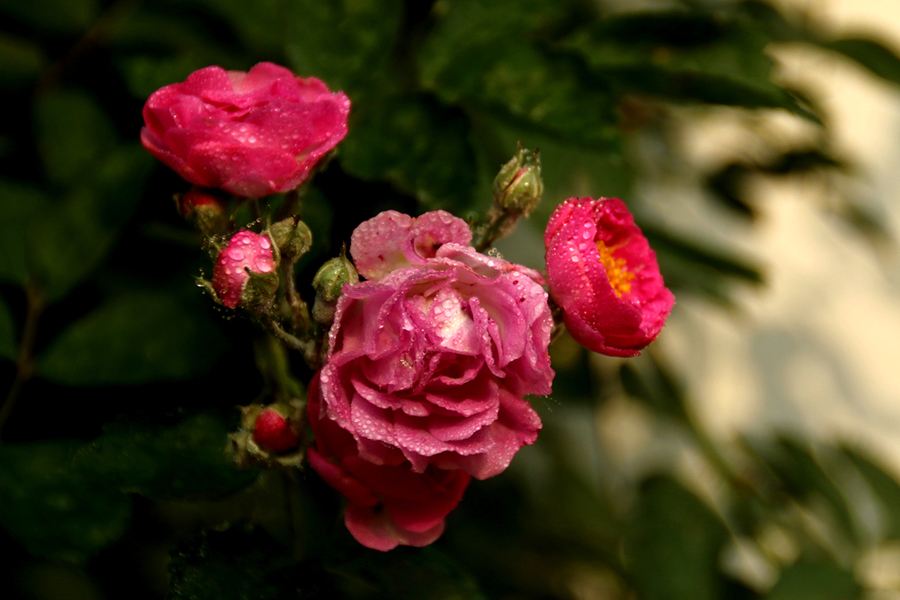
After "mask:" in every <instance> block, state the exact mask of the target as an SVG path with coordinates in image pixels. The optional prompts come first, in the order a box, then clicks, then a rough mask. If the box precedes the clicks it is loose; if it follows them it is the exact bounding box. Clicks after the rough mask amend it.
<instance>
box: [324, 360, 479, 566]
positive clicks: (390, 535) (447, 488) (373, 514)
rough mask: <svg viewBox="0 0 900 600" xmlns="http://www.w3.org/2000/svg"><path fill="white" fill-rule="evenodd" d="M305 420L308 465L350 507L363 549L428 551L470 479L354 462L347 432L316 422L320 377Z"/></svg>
mask: <svg viewBox="0 0 900 600" xmlns="http://www.w3.org/2000/svg"><path fill="white" fill-rule="evenodd" d="M309 398H310V402H309V404H308V411H309V420H310V423H312V427H313V431H314V433H315V436H316V447H315V448H310V449H309V450H308V451H307V457H308V458H309V464H310V466H312V468H313V469H314V470H315V471H316V473H318V474H319V475H320V476H321V477H322V479H324V480H325V481H326V483H328V485H330V486H331V487H333V488H334V489H336V490H337V491H338V492H340V493H341V494H342V495H343V496H344V497H346V498H347V499H348V500H349V501H350V502H349V504H348V505H347V510H346V512H345V513H344V523H345V524H346V527H347V529H348V530H349V531H350V533H351V534H352V535H353V537H355V538H356V539H357V540H358V541H359V542H360V543H361V544H363V545H364V546H366V547H367V548H373V549H375V550H381V551H383V552H386V551H388V550H393V549H394V548H396V547H397V546H398V545H404V546H427V545H428V544H430V543H431V542H433V541H435V540H436V539H437V538H439V537H440V536H441V534H442V533H443V532H444V517H446V516H447V514H448V513H449V512H450V511H451V510H453V509H454V508H456V505H457V504H459V501H460V499H461V498H462V495H463V492H464V491H465V490H466V487H467V486H468V485H469V479H470V477H469V474H468V473H466V472H465V471H462V470H460V469H454V470H450V471H446V470H442V469H438V468H435V467H428V468H427V469H426V470H425V471H424V472H423V473H413V472H412V471H411V470H410V468H409V466H408V465H404V464H399V465H395V464H375V463H372V462H369V461H367V460H363V459H361V458H360V457H359V452H358V450H357V447H356V442H355V441H354V439H353V435H352V434H350V432H348V431H346V430H345V429H342V428H341V427H340V426H339V425H338V424H337V423H335V422H334V421H332V420H330V419H320V418H319V415H320V412H321V404H320V402H321V400H320V398H321V395H320V394H319V376H318V375H316V376H315V377H314V378H313V380H312V382H311V383H310V387H309Z"/></svg>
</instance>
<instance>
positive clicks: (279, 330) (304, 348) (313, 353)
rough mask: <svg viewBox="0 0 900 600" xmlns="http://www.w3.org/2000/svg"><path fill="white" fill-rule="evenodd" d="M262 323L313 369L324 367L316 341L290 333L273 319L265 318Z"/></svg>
mask: <svg viewBox="0 0 900 600" xmlns="http://www.w3.org/2000/svg"><path fill="white" fill-rule="evenodd" d="M262 323H263V325H264V326H265V327H266V328H268V329H269V331H271V332H272V334H273V335H275V337H277V338H278V339H279V340H281V341H282V342H284V343H285V344H286V345H287V346H288V347H289V348H291V349H293V350H296V351H297V352H299V353H300V354H301V355H302V356H303V359H304V360H305V361H306V364H308V365H309V367H310V368H311V369H318V368H319V367H321V366H322V359H321V356H320V352H319V344H318V343H317V342H316V340H314V339H309V338H304V339H301V338H298V337H297V336H295V335H293V334H291V333H288V332H287V331H285V330H284V328H283V327H282V326H281V323H279V322H278V321H277V320H276V319H274V318H272V317H265V318H264V319H263V320H262Z"/></svg>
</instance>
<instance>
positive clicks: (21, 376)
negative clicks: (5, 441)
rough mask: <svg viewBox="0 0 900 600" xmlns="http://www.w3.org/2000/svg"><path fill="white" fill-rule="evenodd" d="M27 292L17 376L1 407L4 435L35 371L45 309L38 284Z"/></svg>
mask: <svg viewBox="0 0 900 600" xmlns="http://www.w3.org/2000/svg"><path fill="white" fill-rule="evenodd" d="M25 293H26V295H27V301H28V308H27V314H26V316H25V327H24V329H23V330H22V343H21V345H20V346H19V354H18V356H17V357H16V378H15V379H14V380H13V384H12V386H11V387H10V389H9V393H8V394H7V395H6V401H5V402H4V403H3V406H2V407H0V435H2V430H3V426H4V425H5V424H6V421H7V420H8V419H9V417H10V415H11V414H12V411H13V407H14V406H15V403H16V400H17V399H18V397H19V392H20V391H21V389H22V386H23V385H24V384H25V383H26V382H27V381H28V380H29V379H31V376H32V374H33V373H34V364H33V363H32V352H33V351H34V340H35V336H36V334H37V324H38V320H39V319H40V316H41V313H43V311H44V295H43V293H42V291H41V290H40V289H39V288H38V286H36V285H34V284H33V283H29V284H28V285H27V286H26V287H25Z"/></svg>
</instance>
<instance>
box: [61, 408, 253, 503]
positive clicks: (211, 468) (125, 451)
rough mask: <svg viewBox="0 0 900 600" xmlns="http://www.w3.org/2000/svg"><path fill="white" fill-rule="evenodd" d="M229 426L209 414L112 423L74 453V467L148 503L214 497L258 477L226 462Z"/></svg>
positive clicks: (99, 484) (102, 484) (231, 424)
mask: <svg viewBox="0 0 900 600" xmlns="http://www.w3.org/2000/svg"><path fill="white" fill-rule="evenodd" d="M233 427H234V423H233V421H228V420H225V419H223V418H221V417H220V416H219V415H216V414H212V413H200V414H197V415H195V416H192V417H189V418H186V419H183V420H180V421H175V422H173V423H172V422H170V423H162V424H156V423H142V422H139V421H135V422H123V423H112V424H110V425H107V426H106V427H105V428H104V431H103V434H102V435H100V436H99V437H98V438H96V439H95V440H94V441H93V442H92V443H90V444H88V445H85V446H84V447H82V448H80V449H79V450H78V451H77V452H76V453H75V455H74V459H73V465H74V468H75V469H78V470H80V471H81V472H82V473H83V474H84V476H85V477H87V478H88V479H90V480H92V481H94V482H96V483H97V485H98V486H110V487H112V488H114V489H118V490H120V491H123V492H133V493H138V494H141V495H143V496H147V497H149V498H156V499H168V498H193V497H207V496H219V495H223V494H227V493H229V492H232V491H234V490H237V489H239V488H241V487H244V486H246V485H248V484H249V483H251V482H252V481H253V479H254V478H255V477H256V475H257V473H256V471H254V470H247V471H239V470H237V469H235V467H234V465H233V464H232V462H231V461H230V460H229V458H228V456H227V454H226V445H227V442H226V437H227V435H228V433H229V432H230V431H231V430H232V429H233Z"/></svg>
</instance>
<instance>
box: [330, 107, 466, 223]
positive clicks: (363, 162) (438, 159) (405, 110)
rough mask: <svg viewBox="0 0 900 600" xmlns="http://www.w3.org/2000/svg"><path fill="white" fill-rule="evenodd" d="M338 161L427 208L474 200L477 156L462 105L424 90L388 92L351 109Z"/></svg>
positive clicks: (461, 204)
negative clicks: (453, 104)
mask: <svg viewBox="0 0 900 600" xmlns="http://www.w3.org/2000/svg"><path fill="white" fill-rule="evenodd" d="M351 118H352V119H353V121H352V123H351V126H350V133H349V134H348V135H347V138H346V139H345V140H344V142H343V143H342V145H341V164H342V165H343V167H344V168H345V169H346V170H347V172H348V173H350V174H351V175H353V176H355V177H358V178H360V179H364V180H379V179H384V180H387V181H389V182H391V183H392V184H394V185H395V186H397V187H398V188H399V189H400V190H402V191H404V192H406V193H408V194H411V195H414V196H415V197H416V198H418V200H419V201H420V202H421V203H422V204H423V205H424V206H426V207H428V208H431V209H433V208H448V209H454V208H455V209H458V210H459V209H462V208H464V207H468V206H469V205H470V204H471V202H472V189H473V188H474V186H475V181H476V173H475V170H476V166H475V156H474V153H473V150H472V148H471V144H470V142H469V131H470V128H471V125H470V124H469V121H468V119H467V118H466V116H465V114H463V113H462V112H461V111H458V110H455V109H452V108H448V107H446V106H442V105H441V104H440V103H439V102H437V101H435V99H434V98H432V97H429V96H424V95H418V96H398V97H386V98H382V99H380V100H379V101H378V102H372V103H370V104H369V105H368V106H365V107H361V108H360V110H359V111H358V112H357V113H356V114H355V115H351Z"/></svg>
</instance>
